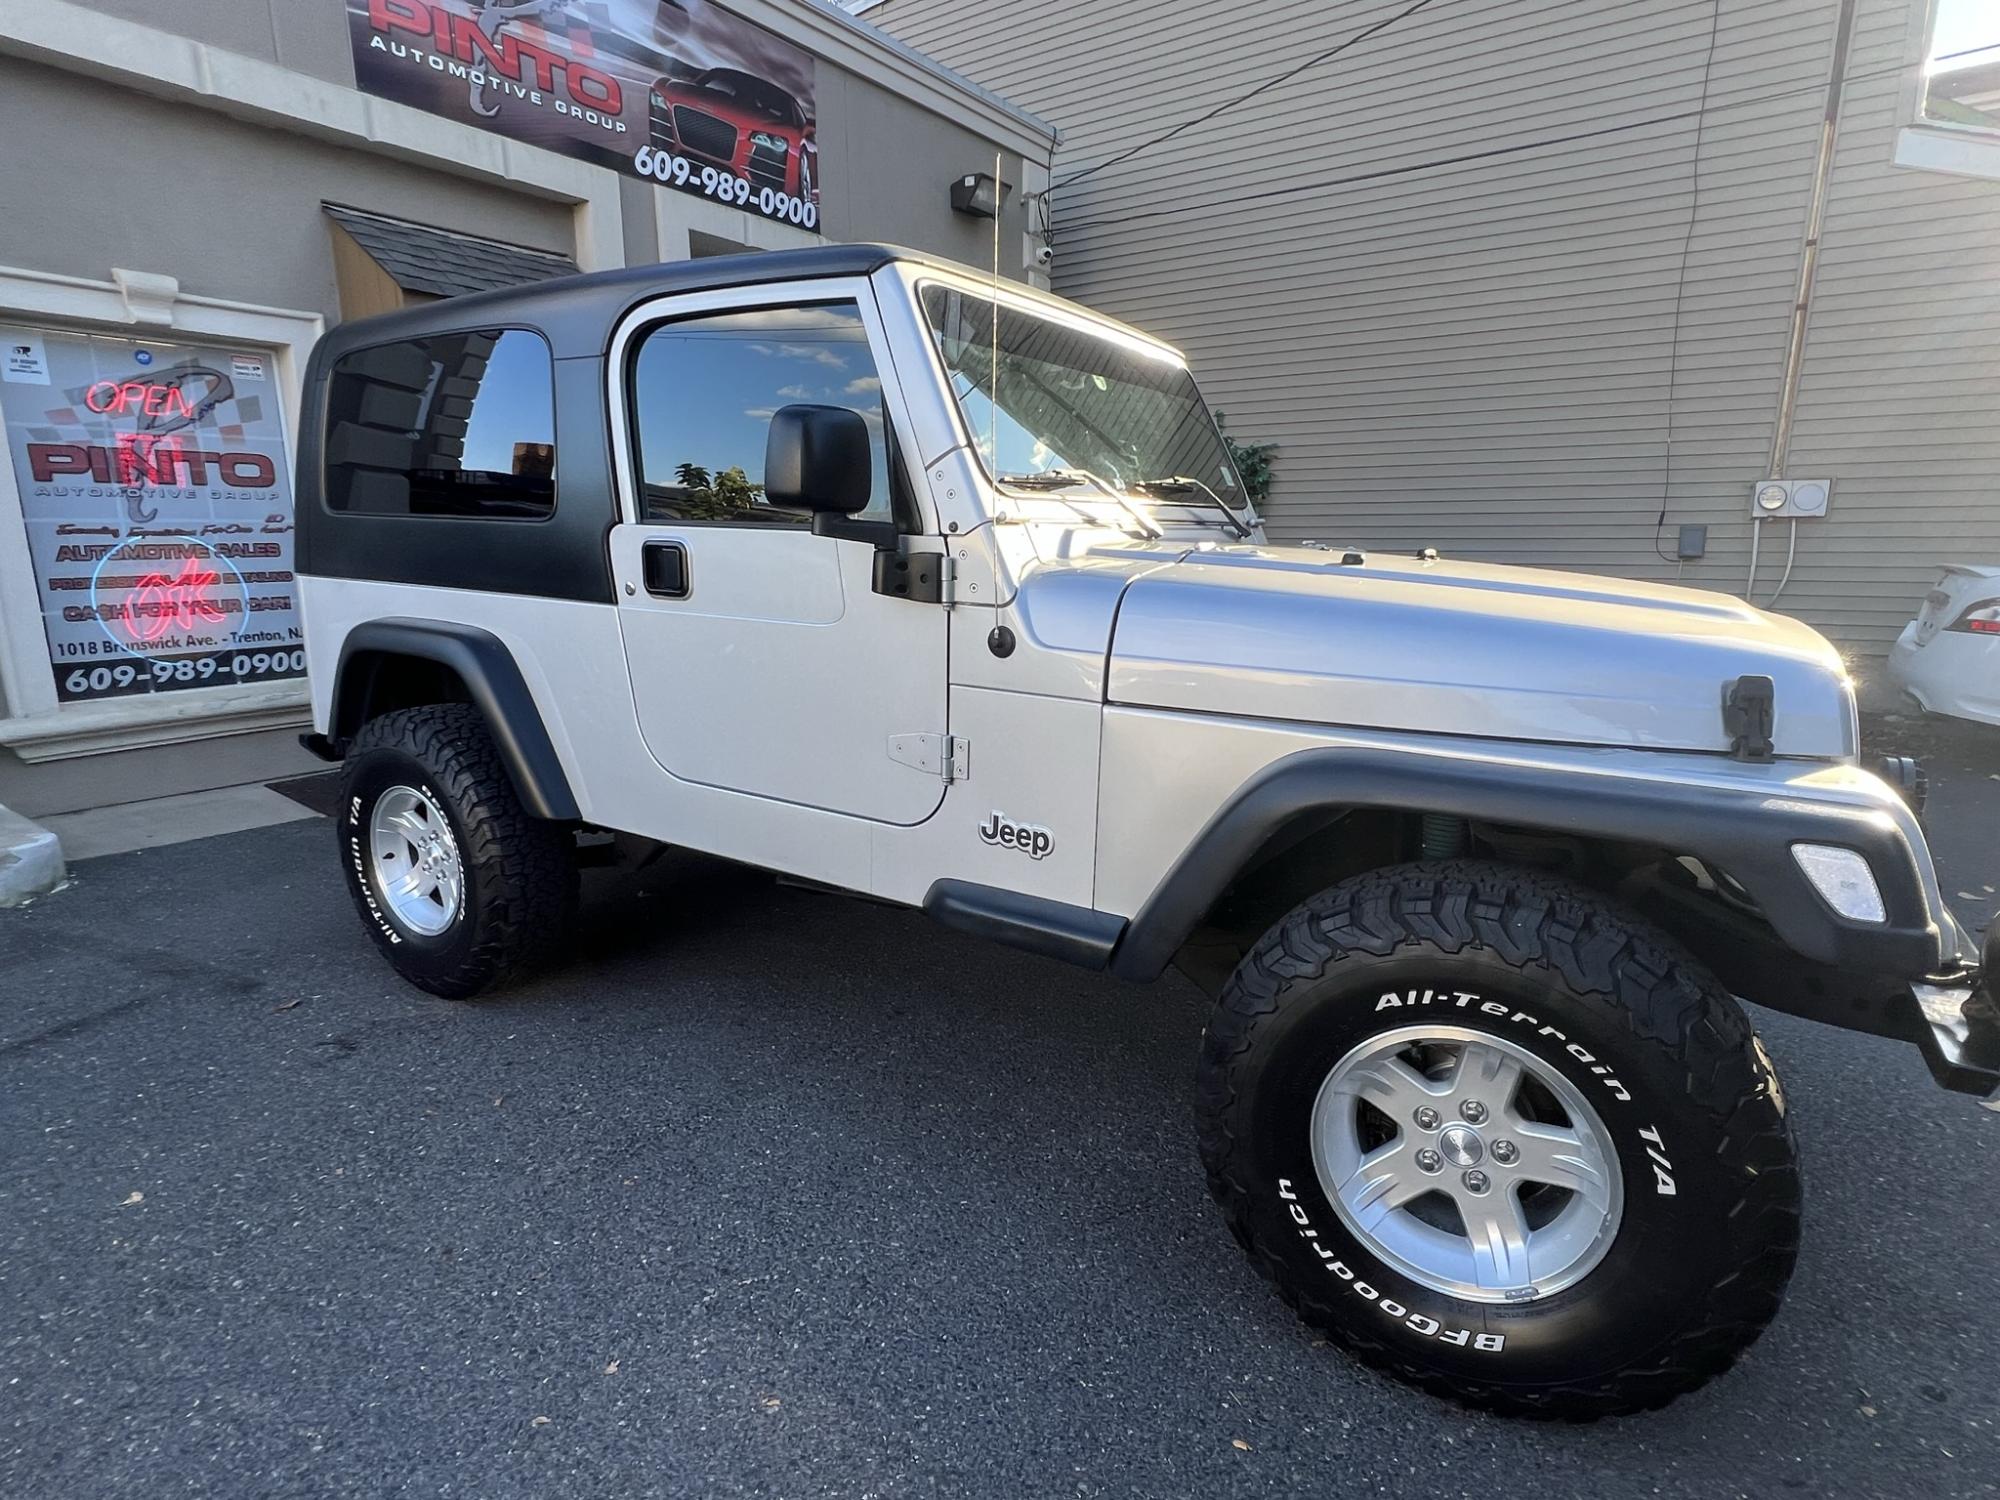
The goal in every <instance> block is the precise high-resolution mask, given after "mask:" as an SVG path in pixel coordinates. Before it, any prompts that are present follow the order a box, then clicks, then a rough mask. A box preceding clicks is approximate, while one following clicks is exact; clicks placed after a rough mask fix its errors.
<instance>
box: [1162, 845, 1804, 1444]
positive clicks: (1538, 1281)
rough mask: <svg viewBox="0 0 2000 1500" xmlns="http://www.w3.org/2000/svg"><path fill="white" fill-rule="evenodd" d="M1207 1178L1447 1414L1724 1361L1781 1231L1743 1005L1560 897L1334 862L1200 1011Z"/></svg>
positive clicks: (1521, 1407)
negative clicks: (1204, 1021)
mask: <svg viewBox="0 0 2000 1500" xmlns="http://www.w3.org/2000/svg"><path fill="white" fill-rule="evenodd" d="M1199 1083H1200V1092H1199V1101H1200V1111H1201V1126H1202V1153H1203V1158H1204V1161H1205V1164H1206V1166H1207V1168H1208V1173H1209V1182H1210V1186H1211V1188H1212V1190H1213V1191H1214V1193H1215V1195H1216V1197H1217V1199H1218V1200H1219V1201H1220V1202H1221V1204H1222V1206H1223V1208H1224V1210H1225V1211H1226V1212H1227V1214H1228V1216H1229V1221H1230V1225H1231V1227H1232V1229H1233V1230H1234V1231H1235V1233H1236V1235H1237V1237H1238V1239H1239V1240H1240V1241H1241V1242H1242V1243H1243V1245H1244V1246H1245V1248H1246V1249H1247V1250H1248V1251H1249V1252H1250V1254H1251V1256H1252V1259H1253V1260H1254V1262H1255V1263H1256V1264H1257V1266H1258V1267H1259V1269H1260V1270H1262V1271H1263V1272H1264V1273H1265V1274H1266V1275H1267V1276H1269V1277H1270V1278H1271V1279H1272V1280H1273V1281H1275V1282H1276V1283H1277V1285H1278V1288H1279V1290H1280V1291H1281V1292H1282V1293H1283V1295H1284V1296H1285V1297H1286V1299H1287V1300H1288V1301H1289V1302H1291V1304H1292V1305H1293V1306H1294V1307H1295V1308H1296V1309H1297V1310H1298V1312H1299V1314H1300V1316H1301V1317H1302V1318H1304V1319H1305V1320H1306V1321H1307V1322H1308V1323H1311V1324H1312V1325H1314V1326H1315V1327H1318V1328H1322V1329H1324V1330H1326V1331H1327V1332H1328V1333H1330V1334H1332V1335H1334V1336H1335V1337H1336V1338H1338V1339H1339V1340H1340V1341H1341V1342H1342V1343H1343V1344H1344V1345H1345V1346H1346V1347H1348V1348H1349V1349H1351V1350H1353V1351H1354V1352H1355V1353H1356V1354H1358V1355H1359V1356H1361V1357H1362V1358H1364V1359H1366V1360H1367V1361H1369V1362H1370V1363H1372V1364H1375V1365H1378V1366H1380V1367H1381V1368H1383V1369H1385V1370H1387V1371H1389V1372H1390V1373H1392V1374H1394V1375H1396V1376H1398V1377H1399V1378H1401V1379H1404V1380H1407V1381H1410V1382H1411V1383H1413V1384H1416V1385H1420V1386H1422V1387H1424V1388H1425V1389H1427V1390H1431V1391H1433V1392H1436V1393H1438V1394H1441V1395H1446V1396H1449V1397H1452V1398H1454V1399H1456V1400H1459V1401H1463V1402H1465V1403H1467V1404H1469V1405H1475V1406H1481V1407H1486V1408H1489V1409H1493V1410H1498V1411H1504V1412H1511V1413H1516V1414H1524V1415H1538V1416H1550V1417H1566V1418H1571V1419H1584V1418H1590V1417H1596V1416H1602V1415H1607V1414H1611V1413H1616V1412H1624V1411H1632V1410H1637V1409H1641V1408H1645V1407H1650V1406H1659V1405H1662V1404H1664V1403H1665V1402H1667V1401H1669V1400H1671V1399H1673V1397H1674V1396H1676V1395H1678V1394H1680V1393H1681V1392H1683V1391H1686V1390H1690V1389H1692V1388H1694V1387H1695V1386H1698V1385H1700V1384H1702V1383H1703V1382H1704V1381H1706V1380H1708V1379H1710V1378H1711V1377H1713V1376H1714V1375H1716V1374H1717V1373H1719V1372H1720V1371H1722V1370H1724V1369H1726V1368H1727V1367H1728V1366H1729V1365H1730V1364H1731V1363H1732V1362H1733V1361H1734V1360H1735V1358H1736V1357H1737V1355H1738V1354H1740V1353H1741V1352H1742V1350H1743V1349H1744V1348H1745V1347H1746V1346H1747V1345H1748V1344H1749V1343H1750V1342H1751V1341H1752V1340H1753V1339H1755V1337H1756V1336H1757V1334H1758V1333H1759V1332H1760V1331H1762V1329H1763V1327H1764V1325H1765V1324H1766V1323H1768V1322H1769V1320H1770V1318H1771V1317H1772V1315H1773V1314H1774V1313H1775V1312H1776V1310H1777V1307H1778V1303H1779V1300H1780V1298H1781V1296H1782V1293H1783V1289H1784V1286H1785V1282H1786V1280H1787V1279H1788V1277H1789V1276H1790V1273H1791V1268H1792V1262H1793V1259H1794V1257H1795V1254H1796V1251H1797V1244H1798V1205H1799V1183H1798V1172H1797V1167H1796V1162H1795V1157H1794V1153H1793V1147H1792V1140H1791V1133H1790V1127H1789V1124H1788V1122H1787V1120H1786V1118H1785V1110H1784V1102H1783V1096H1782V1094H1781V1092H1780V1090H1779V1088H1778V1084H1777V1080H1776V1078H1775V1076H1774V1075H1773V1073H1772V1071H1771V1068H1770V1063H1769V1060H1768V1059H1767V1058H1766V1057H1765V1055H1764V1053H1763V1050H1762V1048H1761V1046H1760V1045H1759V1044H1758V1042H1757V1039H1756V1036H1755V1035H1754V1034H1753V1033H1752V1031H1751V1030H1750V1027H1749V1024H1748V1022H1747V1020H1746V1019H1745V1018H1744V1016H1743V1014H1742V1012H1741V1010H1740V1009H1739V1008H1738V1007H1737V1005H1736V1003H1735V1002H1734V1001H1733V1000H1732V999H1731V998H1730V997H1729V995H1728V994H1727V993H1726V992H1725V991H1723V990H1722V988H1721V987H1720V986H1719V984H1718V983H1717V982H1716V981H1715V980H1714V979H1713V977H1712V976H1710V975H1709V974H1708V973H1707V972H1706V971H1705V970H1703V969H1702V968H1701V967H1700V966H1699V965H1698V964H1696V963H1695V961H1694V960H1693V959H1692V958H1690V957H1689V956H1688V955H1687V954H1685V953H1684V952H1682V951H1681V950H1679V949H1678V948H1677V947H1675V946H1674V945H1673V944H1672V943H1671V941H1670V940H1669V939H1667V938H1666V937H1664V936H1663V935H1661V934H1659V933H1657V932H1655V931H1653V930H1652V929H1650V928H1648V927H1646V926H1645V925H1644V924H1642V923H1640V922H1638V921H1636V920H1634V919H1633V918H1631V917H1629V916H1627V915H1625V914H1624V913H1622V912H1621V911H1619V910H1618V909H1617V908H1616V907H1614V906H1613V905H1612V904H1611V903H1609V902H1607V901H1605V900H1604V899H1603V898H1601V897H1599V896H1598V895H1596V894H1595V893H1594V892H1591V891H1589V890H1587V889H1585V888H1582V887H1579V886H1575V885H1572V884H1569V883H1567V882H1564V881H1559V880H1554V879H1550V878H1547V877H1543V876H1539V875H1535V874H1531V873H1527V872H1523V871H1519V870H1513V869H1509V868H1506V867H1501V866H1490V865H1477V864H1448V865H1415V866H1408V867H1404V868H1401V869H1396V870H1389V871H1383V872H1378V873H1374V874H1370V875H1365V876H1361V877H1357V878H1356V879H1353V880H1349V881H1347V882H1344V883H1343V884H1341V885H1338V886H1335V887H1333V888H1332V889H1330V890H1328V891H1325V892H1323V893H1321V894H1320V895H1319V896H1316V897H1314V898H1313V899H1312V900H1310V901H1308V902H1306V903H1305V904H1304V905H1302V906H1300V907H1299V908H1297V909H1296V910H1294V911H1293V912H1292V913H1291V914H1290V915H1289V916H1287V917H1286V918H1285V919H1284V920H1283V921H1282V922H1280V923H1279V924H1278V925H1277V926H1276V927H1275V928H1273V929H1272V930H1271V931H1270V932H1269V933H1268V934H1266V935H1265V937H1264V938H1263V940H1262V941H1261V942H1260V943H1259V944H1258V945H1257V947H1256V948H1255V949H1254V950H1253V951H1252V952H1251V953H1250V954H1249V955H1248V956H1247V957H1246V958H1245V959H1244V960H1243V963H1242V964H1241V966H1240V967H1239V968H1238V969H1237V971H1236V973H1235V974H1234V975H1233V976H1232V978H1231V980H1230V982H1229V984H1228V985H1227V987H1226V988H1225V990H1224V992H1223V995H1222V998H1221V999H1220V1001H1219V1002H1218V1007H1217V1011H1216V1014H1215V1017H1214V1019H1213V1021H1212V1023H1211V1024H1210V1027H1209V1030H1208V1035H1207V1038H1206V1040H1205V1044H1204V1048H1203V1056H1202V1063H1201V1071H1200V1079H1199Z"/></svg>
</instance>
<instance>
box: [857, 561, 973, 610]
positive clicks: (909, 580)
mask: <svg viewBox="0 0 2000 1500" xmlns="http://www.w3.org/2000/svg"><path fill="white" fill-rule="evenodd" d="M952 562H953V559H952V557H951V555H950V554H949V553H945V552H912V553H909V554H908V555H904V554H901V553H897V552H890V551H887V550H883V551H880V552H877V553H876V554H875V573H874V585H873V586H874V590H875V592H876V593H878V594H886V595H888V596H889V597H890V598H891V599H910V600H914V601H915V602H917V603H919V604H943V605H946V606H949V605H950V604H951V603H952V580H953V574H954V572H955V569H954V568H953V566H952Z"/></svg>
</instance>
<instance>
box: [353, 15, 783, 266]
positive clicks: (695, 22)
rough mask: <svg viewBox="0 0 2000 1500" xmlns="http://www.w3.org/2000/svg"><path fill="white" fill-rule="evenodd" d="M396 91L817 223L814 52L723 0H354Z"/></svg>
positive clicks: (372, 53)
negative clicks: (714, 0)
mask: <svg viewBox="0 0 2000 1500" xmlns="http://www.w3.org/2000/svg"><path fill="white" fill-rule="evenodd" d="M346 3H347V23H348V35H349V38H350V39H351V41H352V43H353V47H354V72H355V77H356V80H357V81H358V82H359V84H360V86H361V88H362V89H363V90H364V91H365V92H367V93H371V94H377V95H380V96H381V97H382V98H384V99H394V100H396V101H397V102H399V103H402V104H408V105H412V106H414V107H415V108H417V109H422V110H428V111H429V112H430V113H432V114H436V115H444V116H445V117H446V118H448V119H453V120H457V121H459V122H460V123H462V124H466V125H477V126H479V127H480V128H481V129H484V130H491V131H496V132H498V133H499V134H501V135H505V136H511V137H513V138H514V139H515V140H518V141H526V142H528V143H529V144H530V145H535V146H545V147H547V148H548V149H549V150H551V151H560V152H562V153H563V154H564V155H566V156H579V157H582V158H583V159H584V160H586V161H591V162H595V163H597V164H598V165H599V166H606V167H612V168H614V169H616V170H619V171H623V172H629V173H632V174H634V175H636V176H639V177H643V178H646V179H647V180H649V181H652V182H658V183H661V184H664V185H665V186H667V187H671V188H677V189H679V190H680V191H682V192H688V193H697V194H700V195H701V196H703V197H706V198H712V199H715V200H716V201H718V202H721V203H727V204H731V205H733V206H735V207H738V208H744V209H748V210H749V211H750V212H752V213H756V214H761V215H762V216H763V217H765V218H767V219H777V220H780V221H782V222H784V223H787V224H798V225H801V226H802V227H804V228H806V229H814V228H817V227H818V224H819V180H820V179H819V142H818V140H817V138H816V131H815V126H816V120H815V115H814V106H813V58H812V54H811V53H809V52H807V51H805V50H804V49H803V48H800V47H797V46H794V45H793V44H792V43H790V42H788V41H786V40H784V39H783V38H782V37H779V36H776V35H774V34H773V33H771V32H768V31H766V30H764V29H763V28H762V27H760V26H753V25H751V24H750V23H749V22H748V21H745V20H742V19H741V18H740V17H737V16H734V15H732V14H730V13H729V12H728V11H726V10H724V9H722V8H721V7H720V6H718V5H715V4H713V3H711V0H346Z"/></svg>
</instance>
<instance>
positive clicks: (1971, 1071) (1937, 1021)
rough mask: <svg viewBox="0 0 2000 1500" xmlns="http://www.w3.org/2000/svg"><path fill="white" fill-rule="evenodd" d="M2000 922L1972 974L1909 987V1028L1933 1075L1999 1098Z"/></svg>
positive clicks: (1961, 1090)
mask: <svg viewBox="0 0 2000 1500" xmlns="http://www.w3.org/2000/svg"><path fill="white" fill-rule="evenodd" d="M1996 987H2000V922H1995V923H1994V924H1993V926H1992V927H1991V928H1989V929H1988V931H1987V933H1986V945H1985V949H1984V951H1983V952H1982V953H1981V954H1980V966H1979V968H1978V970H1977V971H1975V972H1973V973H1971V974H1965V975H1959V976H1955V977H1954V978H1952V979H1949V980H1943V981H1940V982H1938V983H1935V984H1915V985H1912V986H1910V998H1911V1002H1912V1004H1913V1005H1914V1006H1915V1007H1916V1012H1917V1014H1916V1018H1915V1021H1914V1024H1913V1025H1912V1027H1911V1029H1912V1030H1913V1031H1914V1032H1915V1033H1916V1037H1917V1044H1918V1046H1920V1047H1921V1048H1922V1049H1923V1054H1924V1061H1925V1062H1926V1063H1928V1064H1929V1065H1930V1070H1931V1076H1932V1077H1933V1078H1935V1079H1936V1080H1937V1081H1938V1083H1939V1084H1940V1085H1942V1086H1943V1087H1945V1088H1948V1089H1950V1090H1951V1091H1952V1092H1953V1093H1958V1094H1978V1095H1980V1096H1982V1097H1984V1098H1989V1099H1990V1098H1995V1097H2000V995H1996V993H1995V990H1996Z"/></svg>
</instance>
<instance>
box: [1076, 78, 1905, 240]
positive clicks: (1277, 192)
mask: <svg viewBox="0 0 2000 1500" xmlns="http://www.w3.org/2000/svg"><path fill="white" fill-rule="evenodd" d="M1903 71H1904V69H1903V67H1902V65H1901V64H1898V65H1897V66H1895V67H1889V68H1878V69H1876V70H1874V71H1873V72H1868V73H1853V74H1849V75H1848V79H1847V81H1848V82H1849V83H1850V84H1852V83H1860V82H1864V81H1866V80H1868V79H1871V78H1887V77H1890V76H1891V75H1893V74H1898V73H1901V72H1903ZM1825 92H1826V81H1825V80H1824V79H1821V80H1820V81H1819V82H1817V83H1811V84H1805V85H1803V86H1801V87H1799V88H1793V89H1782V90H1780V91H1778V92H1777V93H1773V94H1757V95H1755V96H1753V97H1750V98H1746V99H1744V100H1743V101H1741V102H1740V103H1737V104H1717V105H1712V106H1710V107H1709V108H1708V109H1707V110H1703V109H1700V108H1694V109H1677V110H1670V111H1668V112H1667V113H1666V114H1660V115H1649V116H1648V117H1647V118H1645V119H1643V120H1626V121H1624V122H1623V123H1621V124H1617V125H1602V126H1599V127H1598V128H1596V129H1595V130H1577V131H1571V132H1569V133H1568V134H1565V135H1551V136H1542V137H1540V138H1538V139H1536V140H1532V141H1519V142H1516V143H1515V144H1514V145H1511V146H1493V147H1489V148H1488V149H1486V150H1484V151H1467V152H1462V153H1460V154H1458V155H1455V156H1434V157H1430V158H1428V159H1427V160H1424V161H1413V162H1406V163H1404V164H1403V165H1401V166H1395V167H1377V168H1375V169H1374V170H1372V171H1368V172H1352V173H1349V174H1348V175H1347V176H1345V177H1318V178H1314V179H1313V180H1312V181H1310V182H1293V183H1287V184H1286V185H1285V186H1283V187H1274V188H1265V189H1263V190H1262V191H1261V192H1255V193H1231V194H1229V195H1228V196H1227V197H1222V198H1208V199H1203V200H1201V201H1199V202H1194V203H1181V204H1175V205H1172V206H1169V207H1165V208H1152V209H1140V210H1136V211H1134V212H1132V213H1114V214H1106V215H1104V216H1102V217H1101V218H1095V219H1084V220H1081V221H1079V222H1077V223H1075V224H1070V223H1066V222H1064V221H1063V220H1061V219H1058V220H1057V221H1056V225H1055V227H1056V230H1057V232H1058V233H1059V234H1063V235H1072V234H1076V233H1079V232H1081V231H1083V230H1086V229H1102V228H1105V227H1107V226H1110V225H1115V224H1133V223H1137V222H1139V221H1140V220H1143V219H1177V218H1187V217H1190V216H1192V215H1195V214H1200V213H1205V212H1208V211H1210V210H1214V209H1231V208H1235V207H1238V206H1239V205H1241V204H1245V203H1260V202H1265V201H1268V200H1270V199H1272V198H1292V197H1297V196H1298V195H1299V194H1300V193H1316V192H1320V191H1323V190H1325V189H1328V188H1342V187H1352V186H1354V185H1356V184H1357V183H1364V182H1380V181H1382V180H1384V179H1387V178H1394V177H1408V176H1411V175H1413V174H1415V173H1418V172H1430V171H1434V170H1436V169H1438V168H1440V167H1457V166H1465V165H1467V164H1469V163H1472V162H1481V161H1491V160H1494V159H1496V158H1500V157H1507V156H1520V155H1522V154H1523V153H1525V152H1529V151H1542V150H1546V149H1548V148H1550V147H1554V146H1568V145H1573V144H1575V143H1576V142H1578V141H1589V140H1596V139H1599V138H1601V137H1604V136H1611V135H1629V134H1630V133H1632V132H1633V131H1635V130H1649V129H1651V128H1652V127H1654V126H1656V125H1672V124H1674V123H1676V122H1677V121H1681V120H1692V119H1695V118H1697V117H1698V116H1701V115H1703V114H1710V115H1720V114H1726V113H1731V112H1733V111H1736V110H1741V109H1762V108H1765V107H1767V106H1769V105H1772V104H1775V103H1777V102H1778V101H1780V100H1782V99H1789V98H1793V97H1796V96H1798V95H1800V94H1824V93H1825Z"/></svg>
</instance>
